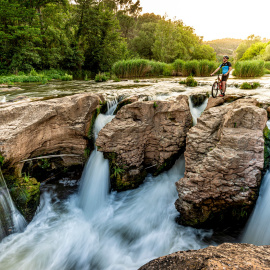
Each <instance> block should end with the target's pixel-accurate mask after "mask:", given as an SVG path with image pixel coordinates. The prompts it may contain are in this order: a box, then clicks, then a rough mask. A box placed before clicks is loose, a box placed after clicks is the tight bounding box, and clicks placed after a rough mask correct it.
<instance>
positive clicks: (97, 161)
mask: <svg viewBox="0 0 270 270" xmlns="http://www.w3.org/2000/svg"><path fill="white" fill-rule="evenodd" d="M107 104H108V110H107V113H106V115H104V114H99V115H98V117H97V119H96V121H95V126H94V137H95V140H96V139H97V136H98V133H99V131H100V130H101V129H102V128H103V127H104V126H105V125H106V124H107V123H109V122H110V121H111V120H112V119H113V118H114V116H113V112H114V110H115V109H116V106H117V101H112V102H111V103H109V102H108V103H107ZM109 171H110V170H109V162H108V160H107V159H105V158H104V157H103V153H102V152H99V151H97V147H96V146H95V149H94V151H93V152H92V153H91V155H90V158H89V159H88V161H87V164H86V166H85V168H84V171H83V174H82V178H81V186H80V192H79V194H80V195H79V197H80V200H79V205H80V207H81V208H82V209H83V210H84V212H85V214H86V215H87V216H88V217H92V216H93V215H94V214H95V213H96V212H98V211H99V210H100V208H102V207H103V206H104V205H105V204H106V202H107V200H108V195H109V188H110V175H109V173H110V172H109Z"/></svg>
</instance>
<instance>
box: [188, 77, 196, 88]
mask: <svg viewBox="0 0 270 270" xmlns="http://www.w3.org/2000/svg"><path fill="white" fill-rule="evenodd" d="M186 85H187V86H190V87H195V86H197V85H198V83H197V81H196V80H195V79H194V78H193V77H192V76H189V77H187V78H186Z"/></svg>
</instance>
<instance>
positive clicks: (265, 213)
mask: <svg viewBox="0 0 270 270" xmlns="http://www.w3.org/2000/svg"><path fill="white" fill-rule="evenodd" d="M267 126H268V128H270V121H268V122H267ZM269 220H270V169H268V171H267V172H266V174H265V175H264V177H263V179H262V184H261V187H260V194H259V198H258V199H257V202H256V205H255V208H254V210H253V213H252V215H251V216H250V218H249V221H248V223H247V225H246V228H245V231H244V234H243V237H242V242H243V243H249V244H254V245H270V226H269Z"/></svg>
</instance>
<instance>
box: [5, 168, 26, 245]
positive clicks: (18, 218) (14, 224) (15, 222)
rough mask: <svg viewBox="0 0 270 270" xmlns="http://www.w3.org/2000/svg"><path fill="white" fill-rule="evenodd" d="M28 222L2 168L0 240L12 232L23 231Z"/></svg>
mask: <svg viewBox="0 0 270 270" xmlns="http://www.w3.org/2000/svg"><path fill="white" fill-rule="evenodd" d="M26 225H27V223H26V221H25V219H24V217H23V216H22V215H21V214H20V212H19V211H18V210H17V209H16V207H15V205H14V203H13V201H12V199H11V197H10V194H9V191H8V188H7V185H6V182H5V179H4V177H3V175H2V172H1V169H0V240H1V239H3V238H4V237H5V236H7V235H8V234H10V233H16V232H22V231H23V230H24V228H25V227H26Z"/></svg>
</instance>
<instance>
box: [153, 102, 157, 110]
mask: <svg viewBox="0 0 270 270" xmlns="http://www.w3.org/2000/svg"><path fill="white" fill-rule="evenodd" d="M157 107H158V105H157V103H156V102H155V101H154V103H153V108H154V109H156V108H157Z"/></svg>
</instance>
